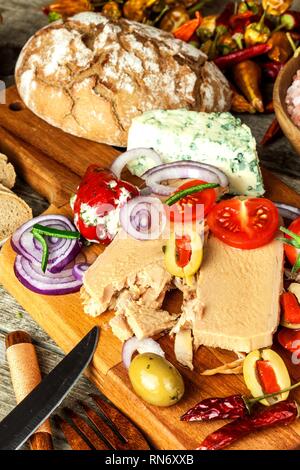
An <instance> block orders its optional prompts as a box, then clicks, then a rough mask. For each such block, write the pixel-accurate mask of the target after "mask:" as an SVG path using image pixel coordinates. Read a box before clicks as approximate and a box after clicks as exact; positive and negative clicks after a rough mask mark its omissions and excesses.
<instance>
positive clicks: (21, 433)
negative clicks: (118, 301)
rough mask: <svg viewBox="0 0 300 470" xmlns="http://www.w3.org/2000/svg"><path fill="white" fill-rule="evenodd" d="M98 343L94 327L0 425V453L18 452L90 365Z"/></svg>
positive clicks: (97, 334)
mask: <svg viewBox="0 0 300 470" xmlns="http://www.w3.org/2000/svg"><path fill="white" fill-rule="evenodd" d="M98 339H99V328H98V327H94V328H93V329H92V330H91V331H90V332H89V333H88V334H87V335H86V336H85V337H84V338H83V339H82V340H81V341H80V342H79V343H78V344H77V346H75V348H74V349H72V351H71V352H70V353H69V354H68V355H67V356H66V357H65V358H64V359H63V360H62V361H61V362H60V363H59V364H58V365H57V366H56V367H55V368H54V369H53V370H52V371H51V372H50V373H49V374H48V375H47V376H46V377H45V378H44V379H43V380H42V382H41V383H40V384H39V385H37V387H35V389H34V390H32V392H31V393H30V394H29V395H27V397H26V398H24V400H22V401H21V402H20V403H19V405H18V406H16V407H15V408H14V409H13V410H12V411H11V412H10V413H9V414H8V415H7V416H6V417H5V418H4V419H3V420H2V421H1V423H0V450H15V449H19V448H20V447H21V446H22V445H23V444H24V442H26V440H27V439H28V438H29V437H30V436H31V434H32V433H34V431H35V430H36V429H37V428H38V427H39V426H40V425H41V424H42V423H43V422H44V421H45V420H46V419H47V418H48V417H49V416H50V415H51V413H52V412H53V411H54V410H55V409H56V408H57V407H58V406H59V405H60V403H61V402H62V401H63V399H64V398H65V396H66V395H67V394H68V392H69V391H70V389H71V388H72V387H73V386H74V385H75V383H76V382H77V380H78V379H79V377H80V375H81V374H82V372H83V371H84V369H85V368H86V367H87V366H88V364H89V363H90V361H91V359H92V357H93V355H94V352H95V349H96V346H97V343H98Z"/></svg>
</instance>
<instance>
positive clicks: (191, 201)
mask: <svg viewBox="0 0 300 470" xmlns="http://www.w3.org/2000/svg"><path fill="white" fill-rule="evenodd" d="M205 183H206V181H201V180H193V181H188V182H186V183H184V184H182V185H181V186H179V188H178V189H177V191H176V192H179V191H182V190H183V189H188V188H191V187H192V186H196V185H198V184H205ZM215 202H216V191H215V190H214V189H205V190H204V191H200V192H199V193H195V194H191V195H190V196H186V197H184V198H182V199H180V201H178V202H176V203H175V204H173V206H170V208H169V211H168V213H169V218H170V220H171V222H183V216H184V222H192V221H195V220H197V218H198V217H199V213H198V211H197V206H199V205H200V204H203V205H204V216H205V217H206V216H207V214H208V213H209V211H210V210H211V208H212V207H213V205H214V204H215ZM187 206H189V207H190V209H191V210H190V211H185V209H186V207H187Z"/></svg>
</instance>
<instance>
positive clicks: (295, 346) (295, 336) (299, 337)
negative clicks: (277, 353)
mask: <svg viewBox="0 0 300 470" xmlns="http://www.w3.org/2000/svg"><path fill="white" fill-rule="evenodd" d="M277 339H278V342H279V344H280V345H281V346H282V347H283V348H284V349H287V350H288V351H290V352H296V351H300V330H291V329H290V328H282V330H280V331H279V333H278V336H277Z"/></svg>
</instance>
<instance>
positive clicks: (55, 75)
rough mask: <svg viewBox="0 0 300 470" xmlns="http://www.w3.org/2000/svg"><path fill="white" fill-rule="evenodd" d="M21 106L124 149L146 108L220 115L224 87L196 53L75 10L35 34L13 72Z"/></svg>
mask: <svg viewBox="0 0 300 470" xmlns="http://www.w3.org/2000/svg"><path fill="white" fill-rule="evenodd" d="M16 83H17V87H18V90H19V93H20V95H21V97H22V99H23V100H24V102H25V104H26V105H27V106H28V107H29V108H30V109H31V110H32V111H33V112H34V113H35V114H37V115H38V116H40V117H41V118H43V119H45V120H46V121H48V122H49V123H50V124H52V125H54V126H56V127H59V128H61V129H63V130H65V131H67V132H69V133H71V134H74V135H78V136H80V137H85V138H87V139H91V140H94V141H97V142H104V143H108V144H113V145H118V146H126V143H127V134H128V129H129V127H130V124H131V122H132V119H133V118H134V117H136V116H138V115H140V114H142V113H143V112H145V111H148V110H151V109H177V108H187V109H192V110H195V111H208V112H210V111H226V110H228V109H229V108H230V101H231V91H230V88H229V85H228V83H227V81H226V79H225V77H224V76H223V74H222V73H221V72H220V71H219V69H218V68H217V67H216V66H215V65H214V64H213V63H208V62H207V58H206V56H205V55H204V54H203V53H202V52H201V51H200V50H198V49H196V48H195V47H193V46H190V45H188V44H186V43H184V42H182V41H179V40H177V39H174V38H173V36H172V35H170V34H169V33H166V32H164V31H161V30H158V29H156V28H153V27H151V26H148V25H144V24H140V23H136V22H131V21H127V20H124V19H120V20H118V21H111V20H109V19H108V18H106V17H104V16H103V15H101V14H98V13H91V12H88V13H81V14H79V15H76V16H74V17H73V18H68V19H67V20H66V21H64V22H62V21H59V22H55V23H52V24H50V25H49V26H47V27H45V28H43V29H42V30H40V31H38V32H37V33H36V34H35V35H34V36H33V37H32V38H31V39H30V40H29V41H28V43H27V44H26V45H25V47H24V48H23V50H22V53H21V56H20V58H19V60H18V63H17V67H16Z"/></svg>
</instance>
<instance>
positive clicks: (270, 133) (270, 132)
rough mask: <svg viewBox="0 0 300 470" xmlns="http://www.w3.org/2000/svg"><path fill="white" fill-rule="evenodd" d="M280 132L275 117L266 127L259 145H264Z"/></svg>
mask: <svg viewBox="0 0 300 470" xmlns="http://www.w3.org/2000/svg"><path fill="white" fill-rule="evenodd" d="M281 133H282V130H281V127H280V125H279V122H278V121H277V119H276V118H275V119H274V120H273V121H272V122H271V124H270V126H269V127H268V129H267V131H266V133H265V135H264V136H263V138H262V140H261V142H260V145H266V144H268V143H269V142H271V140H273V139H274V138H275V137H279V135H280V134H281Z"/></svg>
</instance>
